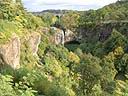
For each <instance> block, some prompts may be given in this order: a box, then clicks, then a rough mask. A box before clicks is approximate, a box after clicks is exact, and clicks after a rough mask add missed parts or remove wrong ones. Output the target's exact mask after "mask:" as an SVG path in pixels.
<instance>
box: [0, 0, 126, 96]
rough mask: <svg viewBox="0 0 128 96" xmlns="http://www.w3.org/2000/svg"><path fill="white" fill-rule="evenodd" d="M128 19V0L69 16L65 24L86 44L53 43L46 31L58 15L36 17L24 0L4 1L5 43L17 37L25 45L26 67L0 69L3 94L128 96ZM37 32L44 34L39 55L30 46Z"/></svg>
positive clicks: (0, 21)
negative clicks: (28, 9) (32, 36)
mask: <svg viewBox="0 0 128 96" xmlns="http://www.w3.org/2000/svg"><path fill="white" fill-rule="evenodd" d="M127 17H128V1H127V0H121V1H118V2H116V3H114V4H110V5H108V6H105V7H103V8H101V9H98V10H89V11H85V12H74V11H69V12H65V13H64V15H63V16H62V17H61V18H60V23H61V25H63V26H64V27H65V28H66V29H70V30H72V31H73V32H75V34H76V35H77V36H76V37H79V38H80V39H79V38H78V39H79V42H80V44H70V43H69V44H65V46H63V45H55V44H53V43H51V42H50V40H48V37H49V36H50V35H52V34H51V33H50V32H49V33H45V32H44V33H43V32H40V28H41V27H50V25H53V24H54V23H55V21H56V20H57V18H56V16H55V15H54V14H53V13H46V14H43V15H39V16H35V15H33V14H31V13H28V12H27V11H26V10H25V9H24V7H23V4H22V3H21V1H20V0H16V2H14V0H1V1H0V44H4V43H6V42H7V41H9V39H10V38H11V36H12V35H13V33H16V34H17V35H18V36H19V37H20V38H21V41H22V42H24V43H23V44H22V46H21V56H20V58H21V60H20V64H21V67H20V68H19V69H16V70H14V69H12V68H10V67H7V66H5V67H4V68H3V67H2V68H0V85H1V86H0V96H40V95H41V96H128V41H127V39H128V33H127V32H128V28H127V25H128V22H127V19H128V18H127ZM69 21H70V22H69ZM122 21H123V22H122ZM124 21H126V22H124ZM34 31H37V32H39V33H40V34H41V35H42V38H41V42H40V45H39V49H38V54H37V56H33V55H32V52H31V50H30V49H29V47H28V45H27V42H25V39H26V38H27V34H29V33H31V32H34ZM104 34H105V35H104ZM78 39H77V40H78Z"/></svg>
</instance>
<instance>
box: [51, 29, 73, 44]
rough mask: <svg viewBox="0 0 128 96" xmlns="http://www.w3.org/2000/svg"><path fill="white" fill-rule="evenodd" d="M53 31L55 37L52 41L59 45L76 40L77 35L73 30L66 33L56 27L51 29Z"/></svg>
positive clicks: (52, 37) (52, 36)
mask: <svg viewBox="0 0 128 96" xmlns="http://www.w3.org/2000/svg"><path fill="white" fill-rule="evenodd" d="M51 31H52V33H53V35H51V37H50V40H51V42H53V43H54V44H57V45H58V44H64V43H66V42H69V41H72V40H73V39H74V38H75V34H74V33H73V32H72V31H71V30H66V31H65V32H64V31H63V30H61V29H58V28H56V27H51Z"/></svg>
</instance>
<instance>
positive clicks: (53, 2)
mask: <svg viewBox="0 0 128 96" xmlns="http://www.w3.org/2000/svg"><path fill="white" fill-rule="evenodd" d="M22 1H23V4H24V6H25V8H27V10H28V11H42V10H47V9H67V10H88V9H98V8H101V7H103V6H105V5H108V4H110V3H114V2H116V1H117V0H22Z"/></svg>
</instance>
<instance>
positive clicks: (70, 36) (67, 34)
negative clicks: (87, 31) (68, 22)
mask: <svg viewBox="0 0 128 96" xmlns="http://www.w3.org/2000/svg"><path fill="white" fill-rule="evenodd" d="M74 39H75V34H74V33H73V32H72V31H71V30H66V32H65V41H64V43H66V42H70V41H73V40H74Z"/></svg>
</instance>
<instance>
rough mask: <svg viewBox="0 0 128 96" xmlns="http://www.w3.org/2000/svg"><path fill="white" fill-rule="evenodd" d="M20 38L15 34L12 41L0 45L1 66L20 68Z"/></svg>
mask: <svg viewBox="0 0 128 96" xmlns="http://www.w3.org/2000/svg"><path fill="white" fill-rule="evenodd" d="M19 62H20V38H19V37H18V36H17V35H16V34H14V35H13V36H12V38H11V39H10V41H8V42H7V43H6V44H2V45H0V65H1V66H6V65H9V66H10V67H12V68H13V69H17V68H19V67H20V63H19Z"/></svg>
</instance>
